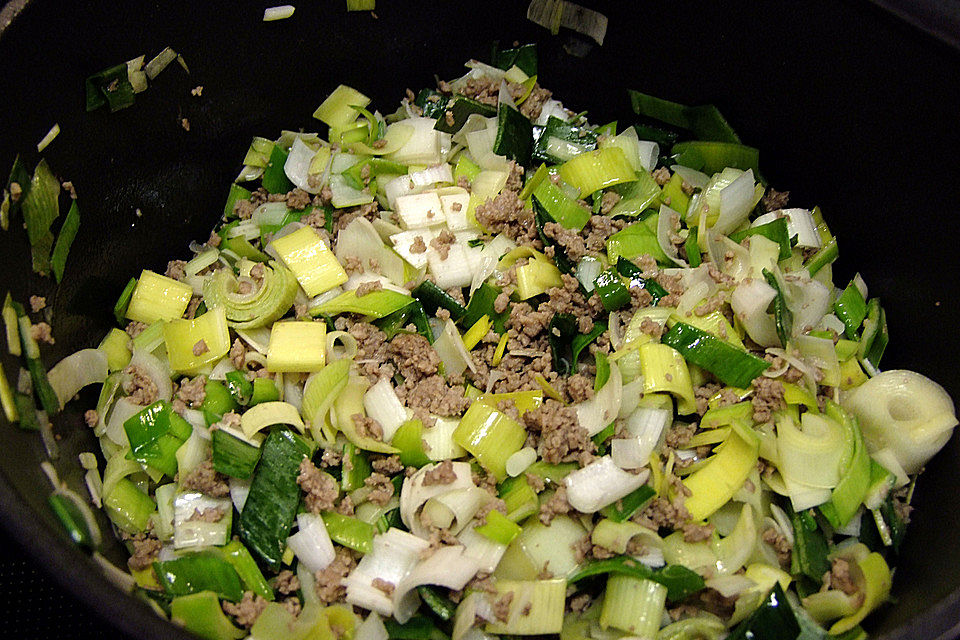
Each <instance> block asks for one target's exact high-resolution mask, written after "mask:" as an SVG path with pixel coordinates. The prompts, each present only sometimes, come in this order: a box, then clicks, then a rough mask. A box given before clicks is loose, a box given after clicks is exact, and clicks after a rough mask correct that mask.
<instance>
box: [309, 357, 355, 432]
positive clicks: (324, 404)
mask: <svg viewBox="0 0 960 640" xmlns="http://www.w3.org/2000/svg"><path fill="white" fill-rule="evenodd" d="M352 362H353V360H351V359H349V358H344V359H342V360H335V361H334V362H331V363H330V364H328V365H327V366H325V367H324V368H323V369H320V371H318V372H317V373H314V374H313V375H311V376H310V377H309V378H307V382H306V384H304V385H303V402H302V404H301V406H300V410H301V412H302V413H303V418H304V420H306V421H307V423H308V424H309V425H310V429H311V430H312V431H313V434H314V437H316V438H317V439H318V440H320V439H321V438H320V436H323V440H326V441H327V442H332V441H333V437H334V435H335V434H334V433H333V432H330V433H327V431H329V429H327V428H326V416H327V411H329V410H330V407H331V406H333V401H334V400H335V399H336V398H337V395H338V394H339V393H340V392H341V391H342V390H343V388H344V387H346V386H347V376H348V374H349V373H350V365H351V363H352Z"/></svg>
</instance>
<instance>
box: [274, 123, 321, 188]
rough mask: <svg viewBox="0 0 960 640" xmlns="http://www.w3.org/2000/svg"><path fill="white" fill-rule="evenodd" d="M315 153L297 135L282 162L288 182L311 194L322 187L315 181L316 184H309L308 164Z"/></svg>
mask: <svg viewBox="0 0 960 640" xmlns="http://www.w3.org/2000/svg"><path fill="white" fill-rule="evenodd" d="M315 155H317V152H316V151H315V150H314V149H311V148H310V147H309V146H307V143H306V142H304V141H303V140H302V139H301V138H300V136H297V137H296V138H294V139H293V145H292V146H291V147H290V154H289V155H288V156H287V161H286V162H285V163H284V164H283V172H284V173H285V174H287V178H289V179H290V182H292V183H293V184H294V185H295V186H297V187H299V188H301V189H303V190H304V191H306V192H307V193H312V194H317V193H320V190H321V188H322V185H320V184H319V183H317V184H316V186H311V185H310V180H309V178H310V165H311V163H312V162H313V158H314V156H315Z"/></svg>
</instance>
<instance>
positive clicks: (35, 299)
mask: <svg viewBox="0 0 960 640" xmlns="http://www.w3.org/2000/svg"><path fill="white" fill-rule="evenodd" d="M46 307H47V299H46V298H44V297H43V296H30V309H31V310H32V311H33V312H34V313H37V312H38V311H40V310H41V309H45V308H46Z"/></svg>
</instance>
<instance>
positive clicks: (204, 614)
mask: <svg viewBox="0 0 960 640" xmlns="http://www.w3.org/2000/svg"><path fill="white" fill-rule="evenodd" d="M277 606H279V605H277ZM281 608H282V607H281ZM170 619H171V620H173V622H174V623H176V624H179V625H180V626H182V627H184V628H186V629H187V630H188V631H191V632H192V633H195V634H197V635H198V636H200V637H201V638H205V639H206V640H236V639H238V638H242V637H244V636H245V635H247V633H246V631H244V630H243V629H238V628H237V627H235V626H233V623H231V622H230V619H229V618H228V617H227V616H226V614H225V613H224V612H223V609H221V608H220V598H218V597H217V594H216V593H214V592H213V591H200V592H199V593H191V594H190V595H188V596H180V597H179V598H174V599H173V601H171V602H170Z"/></svg>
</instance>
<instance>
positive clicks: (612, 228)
mask: <svg viewBox="0 0 960 640" xmlns="http://www.w3.org/2000/svg"><path fill="white" fill-rule="evenodd" d="M625 226H627V225H626V222H625V221H624V220H614V219H613V218H610V217H607V216H590V219H589V220H587V224H586V226H584V227H583V235H584V238H585V240H584V244H585V245H586V247H587V251H589V252H592V253H593V255H596V254H597V253H599V252H601V251H604V250H605V249H606V246H607V239H608V238H609V237H610V236H612V235H613V234H615V233H616V232H617V231H620V230H621V229H623V228H624V227H625Z"/></svg>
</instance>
